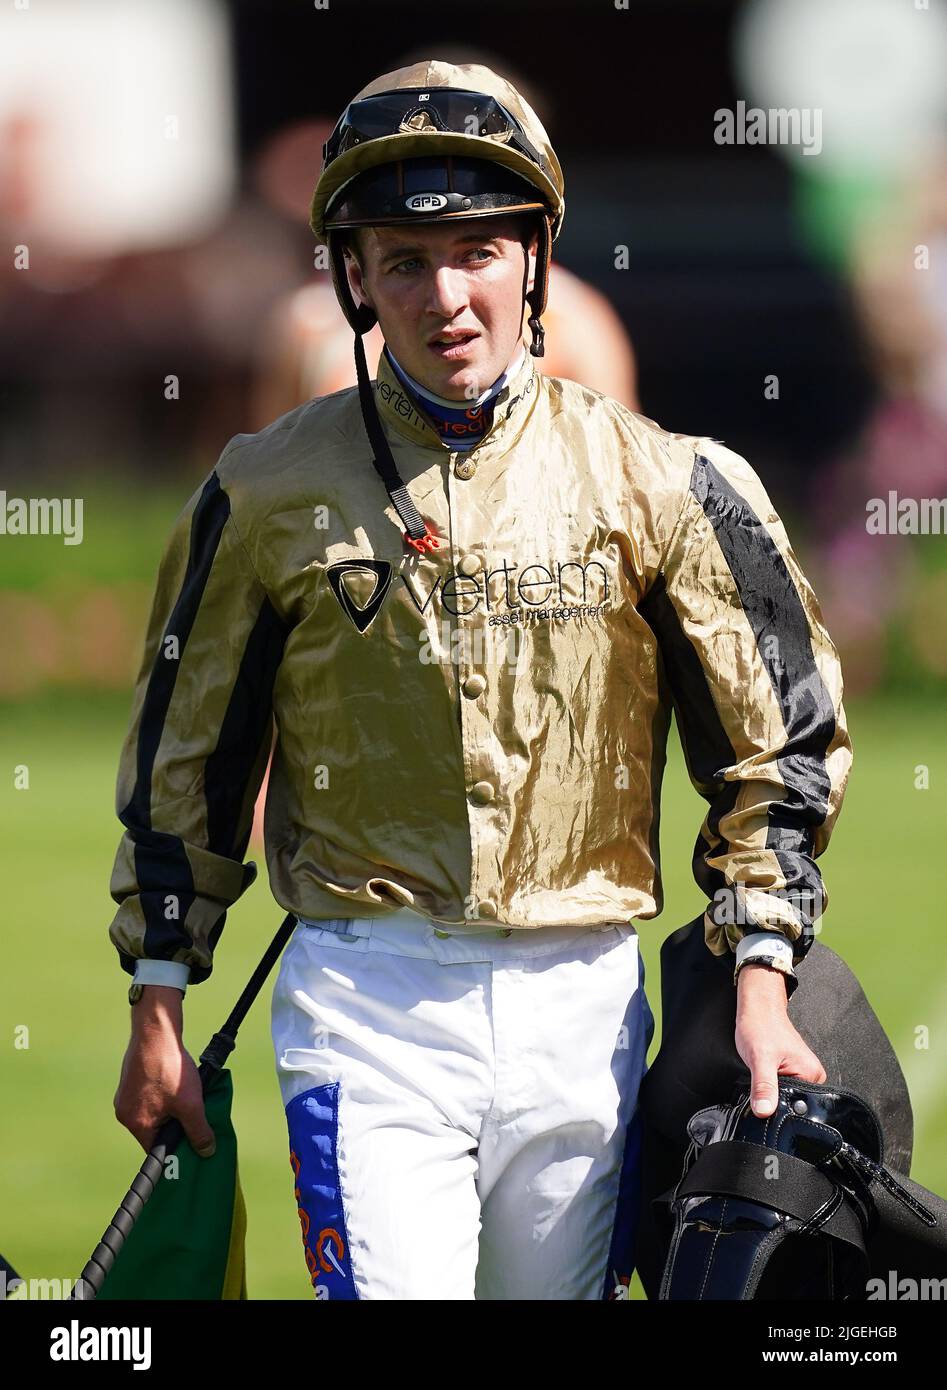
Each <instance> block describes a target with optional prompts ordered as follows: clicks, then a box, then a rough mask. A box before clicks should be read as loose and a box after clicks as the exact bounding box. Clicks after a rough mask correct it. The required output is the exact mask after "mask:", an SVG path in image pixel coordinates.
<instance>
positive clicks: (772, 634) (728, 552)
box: [690, 455, 836, 937]
mask: <svg viewBox="0 0 947 1390" xmlns="http://www.w3.org/2000/svg"><path fill="white" fill-rule="evenodd" d="M690 487H691V492H692V493H693V495H694V497H695V498H696V499H697V501H698V502H699V503H700V505H701V507H702V508H703V512H704V515H705V516H706V517H707V520H708V521H709V522H710V524H711V526H712V527H713V528H714V534H715V535H716V537H717V543H718V544H719V546H720V549H721V551H722V553H723V556H724V559H725V560H726V562H727V565H728V567H729V569H730V573H731V574H732V575H733V579H734V583H735V584H736V588H737V593H738V596H739V599H740V603H741V604H742V606H743V611H744V613H745V614H746V618H747V621H748V623H749V625H750V627H751V629H752V631H753V633H754V636H755V638H756V643H757V648H758V650H759V653H760V659H761V661H762V663H763V666H764V668H765V670H766V674H767V675H768V677H769V680H770V684H771V685H772V687H773V692H774V694H775V696H776V699H777V702H778V705H779V709H780V713H781V715H782V720H783V725H784V727H785V730H786V743H785V746H784V747H783V749H782V751H781V752H780V754H779V755H778V757H777V759H776V763H777V766H778V768H779V772H780V776H781V777H782V780H783V783H784V785H785V788H786V796H785V798H784V799H782V800H781V801H779V802H777V803H773V805H772V806H771V808H770V813H769V820H770V828H769V832H768V834H767V841H766V843H767V848H769V849H771V850H772V851H773V852H774V854H775V856H776V858H777V860H778V861H779V864H780V867H781V868H782V870H783V873H784V875H785V878H786V882H787V884H788V885H789V886H790V887H791V888H792V889H793V891H794V893H799V894H800V900H799V901H796V899H795V897H794V899H793V904H794V906H795V907H796V910H797V912H798V913H799V916H800V918H801V920H802V922H803V925H804V927H808V926H810V925H811V921H812V918H813V916H817V915H818V911H820V910H821V904H822V898H823V889H822V880H821V876H820V874H819V872H818V870H817V869H816V868H815V866H814V864H812V862H811V855H812V851H813V847H814V838H813V830H814V828H815V827H816V826H818V825H821V824H822V823H823V822H824V820H825V817H826V815H827V814H828V805H829V794H830V792H831V782H830V778H829V774H828V769H827V766H826V756H827V751H828V748H829V745H830V743H831V742H832V739H833V738H834V737H835V730H836V722H835V707H834V705H833V703H832V699H831V697H830V695H829V692H828V690H827V689H826V687H825V682H824V681H823V680H822V676H821V675H820V673H819V668H818V666H817V665H816V661H815V657H814V655H813V652H812V641H811V636H810V631H809V622H808V619H807V617H806V612H805V609H804V607H803V604H802V600H801V598H800V597H799V593H798V590H797V589H796V586H795V584H794V583H793V579H792V575H791V574H790V573H789V569H788V567H787V565H786V562H785V560H784V559H783V556H782V554H781V553H780V550H779V547H778V546H777V545H776V542H775V541H774V540H773V538H772V537H771V536H770V534H769V532H768V531H767V530H766V527H765V526H764V525H763V524H762V522H761V521H760V519H759V517H758V516H757V515H756V513H755V512H754V511H753V508H752V507H751V506H750V504H749V502H748V501H747V500H746V498H744V497H742V496H741V495H740V494H739V493H738V492H737V491H736V490H735V489H734V488H733V487H732V486H731V484H730V483H729V482H728V481H727V479H726V478H724V476H723V475H722V474H721V473H720V471H719V470H718V469H717V468H715V467H714V465H713V464H712V463H711V461H710V460H709V459H708V458H705V457H704V456H703V455H698V456H697V458H696V459H695V462H694V469H693V473H692V475H691V484H690ZM810 904H811V905H812V909H813V910H812V911H810V910H808V905H810ZM806 936H807V937H808V932H806Z"/></svg>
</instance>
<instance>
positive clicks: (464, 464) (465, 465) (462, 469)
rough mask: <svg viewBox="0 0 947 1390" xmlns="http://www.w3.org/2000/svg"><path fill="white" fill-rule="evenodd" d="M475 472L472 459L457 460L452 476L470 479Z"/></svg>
mask: <svg viewBox="0 0 947 1390" xmlns="http://www.w3.org/2000/svg"><path fill="white" fill-rule="evenodd" d="M476 471H477V465H476V464H475V463H474V461H473V459H458V460H457V462H456V463H455V464H454V474H455V476H456V477H458V478H472V477H473V475H474V474H475V473H476Z"/></svg>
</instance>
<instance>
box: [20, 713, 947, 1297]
mask: <svg viewBox="0 0 947 1390" xmlns="http://www.w3.org/2000/svg"><path fill="white" fill-rule="evenodd" d="M126 716H127V701H126V700H125V699H124V698H116V697H114V696H108V697H102V696H96V697H95V698H94V699H93V698H87V699H80V698H76V697H72V698H70V699H69V700H68V701H64V698H63V697H62V696H59V697H56V698H49V697H47V698H44V699H42V700H37V701H34V702H33V703H32V705H31V706H30V707H29V708H26V707H23V706H22V705H17V706H8V707H6V708H5V709H3V710H2V711H0V768H2V769H3V779H2V788H3V789H2V795H0V843H2V844H3V845H4V847H5V851H6V854H5V860H6V868H5V871H4V885H3V886H4V891H3V909H4V919H5V920H4V972H3V985H2V1029H3V1032H2V1046H0V1087H2V1095H3V1097H4V1104H3V1137H2V1149H0V1194H2V1196H0V1251H2V1252H3V1253H4V1255H5V1256H6V1257H7V1258H8V1259H9V1260H11V1261H12V1263H13V1264H14V1265H15V1266H16V1267H17V1269H18V1270H19V1272H20V1273H21V1274H22V1275H24V1276H25V1277H29V1276H35V1277H45V1278H65V1277H66V1276H69V1275H75V1274H78V1272H79V1270H80V1269H81V1267H82V1265H83V1264H84V1262H85V1260H86V1258H87V1257H88V1255H89V1253H90V1252H91V1250H92V1248H93V1246H94V1245H95V1243H96V1241H97V1240H98V1237H99V1236H100V1234H101V1232H102V1229H103V1228H104V1226H105V1224H106V1223H107V1221H108V1219H109V1217H110V1216H111V1214H112V1211H113V1209H114V1207H115V1205H116V1203H117V1201H118V1199H119V1197H120V1196H121V1194H122V1192H124V1190H125V1187H126V1186H127V1184H128V1182H129V1181H130V1179H131V1177H132V1175H133V1173H134V1172H135V1170H136V1168H137V1166H138V1163H139V1160H140V1157H141V1154H140V1150H139V1149H138V1146H137V1145H136V1143H135V1141H134V1140H133V1139H132V1138H131V1136H130V1135H129V1134H128V1133H127V1132H126V1131H124V1130H123V1129H122V1128H121V1127H120V1126H119V1125H118V1124H117V1122H116V1121H115V1119H114V1116H113V1113H112V1097H113V1095H114V1091H115V1087H116V1084H117V1081H118V1074H119V1066H120V1062H121V1057H122V1053H123V1051H124V1047H125V1043H126V1041H127V1036H128V1015H129V1011H128V1005H127V1002H126V999H125V992H126V986H127V983H128V979H127V976H126V975H125V974H124V973H123V972H122V971H121V970H120V968H119V966H118V960H117V956H116V954H115V951H114V949H113V947H112V945H111V943H110V942H109V940H108V934H107V929H108V924H109V921H110V919H111V914H112V904H111V899H110V898H109V896H108V879H109V874H110V871H111V863H112V858H113V855H114V852H115V847H116V844H117V840H118V832H119V830H120V826H119V824H118V822H117V820H116V819H115V817H114V811H113V796H114V778H115V766H116V762H117V758H118V751H119V747H120V744H121V740H122V737H123V734H124V729H125V720H126ZM850 722H851V726H852V737H853V740H854V742H855V745H856V760H855V771H854V772H853V776H852V781H851V785H850V792H849V796H848V798H847V801H846V805H845V807H844V810H843V813H842V816H841V817H840V820H839V823H838V826H837V829H836V834H835V836H834V838H833V841H832V844H831V846H830V848H829V850H828V851H827V853H826V855H825V856H824V857H823V860H822V861H821V863H822V867H823V871H824V874H825V878H826V882H827V884H828V887H829V892H830V897H831V902H830V906H829V909H828V912H827V914H826V917H825V925H824V932H823V935H822V940H823V941H824V942H826V944H828V945H830V946H832V947H833V948H834V949H836V950H838V951H839V952H840V953H841V954H842V955H843V956H844V957H845V959H846V960H847V961H848V962H849V964H850V965H851V966H852V968H853V969H854V970H855V973H856V974H857V975H858V976H859V978H860V979H861V981H862V983H863V985H864V988H865V990H866V992H867V994H868V997H869V999H870V1000H871V1001H872V1003H873V1004H874V1007H875V1009H876V1010H877V1012H878V1014H879V1016H880V1018H881V1020H882V1023H883V1024H884V1026H885V1028H886V1030H887V1031H888V1033H889V1035H890V1037H891V1039H892V1041H893V1043H894V1045H895V1049H896V1051H897V1053H898V1056H899V1058H900V1061H901V1065H902V1067H903V1068H904V1071H905V1075H906V1076H907V1080H908V1084H909V1087H910V1090H911V1094H912V1099H913V1101H914V1106H915V1119H916V1126H917V1142H916V1155H915V1163H914V1168H913V1176H914V1177H915V1178H916V1179H917V1180H918V1181H920V1182H922V1183H924V1184H925V1185H926V1186H929V1187H931V1188H933V1189H935V1190H938V1191H940V1192H947V1096H945V1094H944V1091H943V1087H942V1085H941V1078H942V1076H943V1058H944V1036H945V1031H947V969H945V965H944V944H943V926H942V922H943V910H942V903H943V900H944V862H945V848H944V845H943V828H944V825H945V822H947V817H945V809H947V808H945V793H944V785H945V780H944V779H945V770H947V731H945V729H944V725H943V720H942V719H941V718H940V717H939V714H938V711H937V710H936V708H930V709H925V708H924V707H923V706H920V705H918V704H916V703H904V702H897V703H895V702H879V701H875V702H872V703H871V704H869V705H865V706H861V705H858V706H854V707H853V708H852V709H851V711H850ZM918 763H925V764H927V765H929V766H930V768H931V788H930V790H928V791H919V790H916V789H915V787H914V776H915V774H914V769H915V766H916V765H917V764H918ZM19 764H26V765H27V766H28V767H29V775H30V788H29V790H28V791H14V790H13V768H14V767H15V766H16V765H19ZM701 807H702V803H701V802H700V800H699V798H698V797H697V795H696V793H694V792H693V791H692V789H691V787H690V784H689V783H688V782H687V778H686V774H685V772H684V770H683V765H682V762H681V758H680V754H679V752H678V750H677V743H676V738H674V736H673V735H672V742H671V763H670V766H669V770H668V778H667V785H666V794H665V803H664V821H663V834H662V844H663V858H664V864H665V879H666V892H667V902H666V907H665V911H664V913H663V914H662V916H661V917H660V918H658V919H656V920H655V921H653V922H643V923H641V924H640V932H641V938H642V946H643V953H644V957H645V962H646V971H647V992H648V997H649V999H650V1001H651V1003H652V1007H653V1008H654V1009H655V1012H656V1014H657V1013H658V1012H659V1011H658V1009H657V1004H658V1000H659V998H660V991H659V984H658V981H659V962H658V952H659V949H660V943H661V941H662V940H663V938H664V936H665V935H666V934H667V933H668V932H669V931H671V930H673V929H674V928H675V927H677V926H679V925H681V924H682V923H683V922H685V921H687V920H689V919H690V918H691V917H692V916H694V915H695V914H696V912H697V911H699V910H700V906H701V902H702V899H701V895H700V893H699V890H698V889H697V888H696V886H695V885H694V884H693V883H692V881H691V880H690V869H689V861H690V849H691V846H692V843H693V839H694V835H695V833H696V830H697V826H698V824H699V821H700V818H701V814H702V810H701ZM281 917H282V913H281V912H280V909H279V908H278V907H277V906H276V904H275V903H274V902H273V901H272V899H271V898H270V895H269V892H268V889H267V886H266V883H265V875H264V879H262V880H258V882H257V883H256V884H255V885H254V886H253V887H252V888H251V889H250V890H249V892H248V893H247V894H246V895H245V897H244V898H243V900H242V901H241V903H239V904H238V905H237V907H236V908H235V909H234V910H233V911H232V912H231V914H230V918H229V921H228V925H227V928H226V930H225V932H224V935H223V937H222V939H221V942H220V945H219V947H218V952H217V966H216V969H215V971H214V974H213V975H212V977H211V979H210V980H208V981H207V982H206V983H204V984H202V985H200V986H199V987H197V988H194V989H192V990H191V991H189V993H188V996H187V1006H186V1022H185V1028H186V1033H185V1038H186V1042H187V1044H188V1046H189V1048H190V1050H191V1052H192V1054H196V1053H197V1052H199V1051H200V1049H201V1048H202V1047H203V1046H204V1043H205V1042H206V1040H207V1039H208V1038H209V1037H210V1035H211V1033H212V1032H213V1031H214V1029H215V1028H216V1027H217V1026H218V1025H219V1023H220V1022H221V1021H222V1019H223V1018H224V1016H225V1015H226V1013H227V1012H228V1010H229V1008H230V1006H231V1004H232V1003H233V1001H234V1000H235V999H236V997H237V994H238V993H239V990H240V988H241V986H242V984H243V983H244V982H245V981H246V979H247V977H248V975H249V973H250V970H251V968H252V966H253V965H254V964H255V962H256V961H257V959H258V957H259V955H260V954H261V952H262V948H263V946H264V944H265V942H266V941H268V940H269V938H270V936H271V935H272V933H273V932H274V931H275V929H276V927H277V926H278V924H279V922H280V920H281ZM268 999H269V986H268V987H267V989H266V991H265V993H264V996H263V997H262V998H261V999H260V1000H258V1002H257V1004H256V1006H255V1008H254V1009H253V1011H252V1013H251V1015H250V1017H249V1018H248V1020H247V1022H246V1023H245V1025H244V1028H243V1031H242V1034H241V1039H240V1045H239V1047H238V1050H237V1052H236V1053H235V1055H234V1059H233V1068H234V1077H235V1092H236V1095H235V1105H234V1117H235V1123H236V1128H237V1134H238V1138H239V1144H240V1163H241V1171H242V1177H243V1183H244V1190H245V1193H246V1198H247V1207H248V1215H249V1228H248V1235H247V1261H248V1280H249V1292H250V1296H251V1297H253V1298H309V1297H310V1291H309V1284H308V1280H307V1276H306V1270H305V1266H304V1264H303V1257H302V1249H301V1243H300V1233H299V1226H298V1221H297V1217H296V1209H295V1203H294V1201H293V1197H292V1175H291V1170H290V1167H289V1161H288V1151H287V1143H286V1130H285V1123H284V1120H283V1114H282V1109H281V1106H280V1100H279V1091H278V1085H277V1080H276V1075H275V1069H274V1062H273V1056H272V1050H271V1046H270V1041H269V1034H268V1017H267V1015H268ZM21 1024H25V1025H27V1027H28V1028H29V1043H30V1045H29V1048H28V1049H25V1050H23V1049H16V1048H14V1045H13V1043H14V1027H15V1026H16V1025H21ZM921 1026H923V1027H926V1028H927V1029H929V1031H930V1047H929V1049H927V1050H924V1049H918V1048H916V1047H915V1029H917V1028H918V1027H921ZM659 1041H660V1020H659V1023H658V1031H657V1033H656V1036H655V1041H654V1043H653V1045H652V1056H653V1055H654V1051H655V1050H656V1048H657V1045H658V1043H659Z"/></svg>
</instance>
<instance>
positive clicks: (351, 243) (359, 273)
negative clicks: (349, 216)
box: [342, 227, 375, 309]
mask: <svg viewBox="0 0 947 1390" xmlns="http://www.w3.org/2000/svg"><path fill="white" fill-rule="evenodd" d="M361 231H362V229H361V228H359V227H352V228H350V229H349V230H348V231H347V232H346V233H345V241H344V244H343V247H342V250H343V253H344V256H345V274H346V276H347V277H348V282H349V289H350V290H351V292H352V297H353V299H354V300H355V302H356V304H367V305H368V306H369V307H370V308H372V309H374V307H375V306H374V304H373V303H372V299H371V295H370V293H369V291H368V289H367V287H366V284H365V271H366V267H367V264H368V259H369V253H368V252H366V248H365V245H364V243H363V241H362V240H361V237H360V233H361Z"/></svg>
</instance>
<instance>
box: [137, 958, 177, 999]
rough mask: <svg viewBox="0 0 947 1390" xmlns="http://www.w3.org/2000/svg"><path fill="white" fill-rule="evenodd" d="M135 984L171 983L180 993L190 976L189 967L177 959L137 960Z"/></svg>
mask: <svg viewBox="0 0 947 1390" xmlns="http://www.w3.org/2000/svg"><path fill="white" fill-rule="evenodd" d="M134 978H135V984H136V985H173V986H174V987H175V989H179V990H180V991H181V993H182V994H184V993H185V992H186V990H187V986H188V981H189V980H190V978H191V967H190V966H189V965H185V964H184V963H183V962H182V961H179V960H137V961H136V962H135V977H134Z"/></svg>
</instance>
